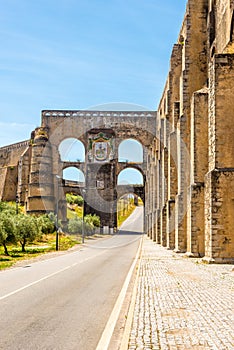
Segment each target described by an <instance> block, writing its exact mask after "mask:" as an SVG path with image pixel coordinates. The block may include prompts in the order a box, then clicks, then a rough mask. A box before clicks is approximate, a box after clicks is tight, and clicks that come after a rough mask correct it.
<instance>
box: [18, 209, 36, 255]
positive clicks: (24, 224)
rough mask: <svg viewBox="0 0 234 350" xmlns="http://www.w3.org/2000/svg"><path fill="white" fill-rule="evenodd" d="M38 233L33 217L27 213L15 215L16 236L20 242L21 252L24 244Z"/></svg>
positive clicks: (23, 250)
mask: <svg viewBox="0 0 234 350" xmlns="http://www.w3.org/2000/svg"><path fill="white" fill-rule="evenodd" d="M38 234H39V229H38V225H37V219H36V218H35V217H33V216H29V215H18V216H17V223H16V238H17V241H19V242H20V244H21V247H22V252H25V246H26V244H27V243H28V242H32V241H34V239H35V238H36V237H37V236H38Z"/></svg>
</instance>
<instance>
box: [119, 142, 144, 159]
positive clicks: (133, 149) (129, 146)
mask: <svg viewBox="0 0 234 350" xmlns="http://www.w3.org/2000/svg"><path fill="white" fill-rule="evenodd" d="M118 161H119V162H121V163H125V162H126V163H143V146H142V144H141V143H140V142H139V141H137V140H135V139H127V140H123V141H122V142H121V143H120V145H119V149H118Z"/></svg>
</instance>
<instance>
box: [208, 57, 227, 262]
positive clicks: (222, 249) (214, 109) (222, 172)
mask: <svg viewBox="0 0 234 350" xmlns="http://www.w3.org/2000/svg"><path fill="white" fill-rule="evenodd" d="M209 75H210V95H209V172H208V173H207V175H206V178H205V220H206V221H205V223H206V225H205V260H208V261H215V262H233V261H234V259H233V256H234V238H233V227H234V215H233V213H234V201H233V198H234V168H233V164H234V137H233V135H234V123H233V118H234V104H233V94H234V54H217V55H215V56H214V60H213V62H211V64H210V70H209Z"/></svg>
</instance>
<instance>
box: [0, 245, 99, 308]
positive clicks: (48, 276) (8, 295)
mask: <svg viewBox="0 0 234 350" xmlns="http://www.w3.org/2000/svg"><path fill="white" fill-rule="evenodd" d="M105 252H106V250H105V251H102V252H101V253H99V254H96V255H95V256H91V257H89V258H86V259H84V260H82V261H79V262H77V263H74V264H72V265H69V266H67V267H64V268H63V269H61V270H58V271H56V272H53V273H51V274H50V275H47V276H45V277H43V278H40V279H39V280H36V281H34V282H32V283H29V284H26V285H25V286H23V287H21V288H19V289H16V290H14V291H13V292H10V293H8V294H5V295H3V296H1V297H0V301H1V300H4V299H6V298H8V297H10V296H12V295H14V294H16V293H19V292H21V291H22V290H24V289H26V288H29V287H32V286H34V285H35V284H37V283H40V282H42V281H45V280H46V279H48V278H50V277H53V276H55V275H58V274H59V273H61V272H64V271H66V270H68V269H70V268H72V267H74V266H77V265H79V264H82V263H84V262H86V261H88V260H91V259H94V258H96V257H97V256H99V255H102V254H104V253H105Z"/></svg>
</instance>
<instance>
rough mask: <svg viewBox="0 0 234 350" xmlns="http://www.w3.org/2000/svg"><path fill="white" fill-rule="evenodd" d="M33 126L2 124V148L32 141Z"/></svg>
mask: <svg viewBox="0 0 234 350" xmlns="http://www.w3.org/2000/svg"><path fill="white" fill-rule="evenodd" d="M34 129H35V125H33V124H24V123H3V122H0V147H3V146H7V145H10V144H13V143H17V142H20V141H24V140H28V139H30V135H31V131H33V130H34Z"/></svg>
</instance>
